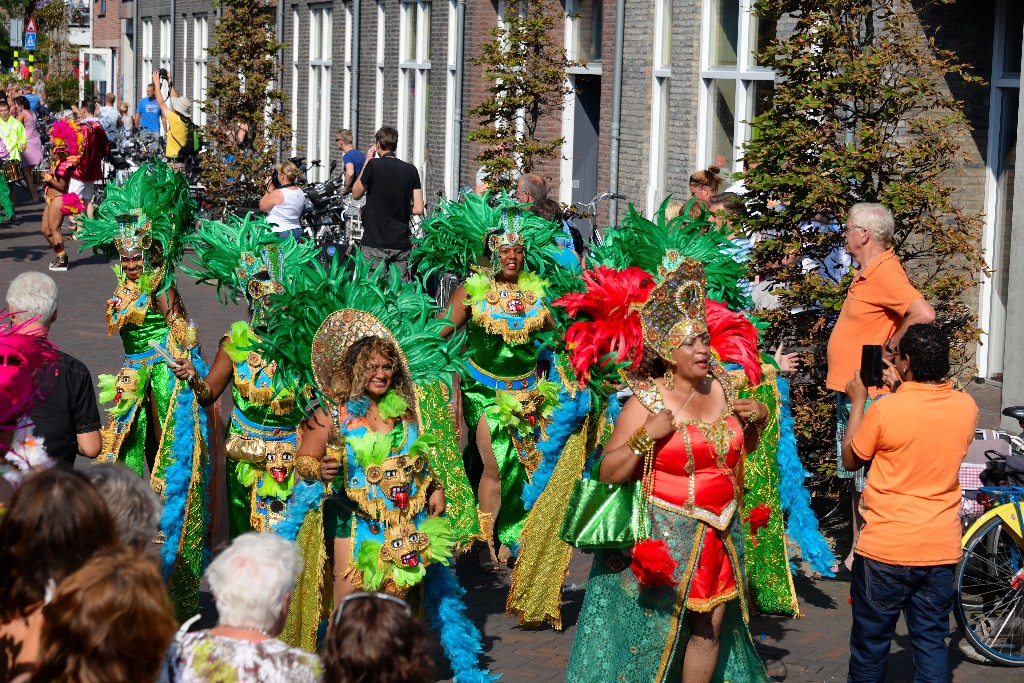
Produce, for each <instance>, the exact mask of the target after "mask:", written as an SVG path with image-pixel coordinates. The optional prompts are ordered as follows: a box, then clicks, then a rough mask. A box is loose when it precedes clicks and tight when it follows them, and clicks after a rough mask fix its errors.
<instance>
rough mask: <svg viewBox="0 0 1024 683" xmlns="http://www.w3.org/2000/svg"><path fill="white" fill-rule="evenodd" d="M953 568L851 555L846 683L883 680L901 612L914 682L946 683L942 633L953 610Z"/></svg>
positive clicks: (947, 672) (943, 633) (950, 566)
mask: <svg viewBox="0 0 1024 683" xmlns="http://www.w3.org/2000/svg"><path fill="white" fill-rule="evenodd" d="M954 567H955V565H952V564H942V565H933V566H928V567H911V566H904V565H894V564H885V563H884V562H877V561H875V560H869V559H868V558H866V557H862V556H860V555H855V556H854V559H853V581H852V582H851V584H850V597H851V598H852V601H853V627H852V628H851V630H850V672H849V675H848V677H847V679H846V680H847V683H876V682H877V683H882V681H884V680H885V668H886V665H887V664H888V661H889V647H890V645H891V643H892V637H893V635H894V634H895V632H896V622H897V620H899V616H900V613H901V612H902V613H903V615H904V619H905V620H906V623H907V630H908V631H909V632H910V644H911V646H912V647H913V649H914V682H915V683H948V681H949V663H948V661H947V656H948V655H947V646H946V636H947V635H949V612H950V610H952V609H953V593H954V585H953V569H954Z"/></svg>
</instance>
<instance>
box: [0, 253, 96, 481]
mask: <svg viewBox="0 0 1024 683" xmlns="http://www.w3.org/2000/svg"><path fill="white" fill-rule="evenodd" d="M7 307H8V308H9V309H10V310H11V314H12V316H13V318H14V321H15V322H16V323H24V324H26V328H25V331H26V332H35V333H37V334H39V335H42V336H44V337H45V336H47V335H48V334H49V332H50V325H52V324H53V321H54V320H56V319H57V284H56V283H55V282H54V281H53V278H51V277H49V276H48V275H44V274H43V273H38V272H33V271H30V272H27V273H22V274H21V275H19V276H18V277H16V278H14V281H13V282H11V285H10V287H8V288H7ZM40 373H41V377H40V380H39V388H40V392H41V393H42V395H43V398H42V399H41V400H39V401H37V402H36V403H35V405H33V407H32V422H33V424H34V425H35V429H34V432H35V435H36V436H39V437H42V438H43V447H44V448H45V449H46V454H47V455H49V456H50V457H51V458H53V459H54V460H55V461H56V462H57V466H58V467H64V468H66V469H72V468H73V467H74V466H75V456H76V455H79V454H81V455H84V456H86V457H87V458H95V457H96V456H97V455H99V453H100V411H99V407H98V406H97V404H96V390H95V388H94V386H93V382H92V375H91V374H90V373H89V369H88V368H86V367H85V365H84V364H83V363H82V362H81V361H80V360H78V359H77V358H75V357H74V356H71V355H68V354H66V353H64V352H63V351H58V352H57V360H56V362H54V363H52V364H50V365H48V366H45V367H43V368H42V369H41V370H40Z"/></svg>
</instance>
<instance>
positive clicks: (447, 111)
mask: <svg viewBox="0 0 1024 683" xmlns="http://www.w3.org/2000/svg"><path fill="white" fill-rule="evenodd" d="M457 23H458V0H448V55H447V59H446V62H447V69H446V70H445V92H446V93H447V96H446V97H445V101H444V192H445V195H446V196H448V197H450V198H454V197H456V196H457V194H458V191H459V179H460V177H461V174H460V173H459V165H460V164H459V159H456V158H455V136H456V135H460V134H461V131H460V130H459V128H458V126H457V125H456V121H455V85H456V84H455V71H456V67H457V64H456V59H458V51H459V50H460V49H461V47H460V46H459V45H456V43H455V39H456V37H457V36H456V35H455V33H456V30H457V28H458V27H457Z"/></svg>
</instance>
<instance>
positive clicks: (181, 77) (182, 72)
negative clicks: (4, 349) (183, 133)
mask: <svg viewBox="0 0 1024 683" xmlns="http://www.w3.org/2000/svg"><path fill="white" fill-rule="evenodd" d="M179 35H181V66H180V67H178V72H179V73H176V74H174V76H175V80H176V81H177V83H178V94H179V95H183V96H185V97H191V98H192V99H193V100H195V97H196V96H195V93H191V94H190V93H189V90H188V89H189V80H188V67H189V63H188V17H187V16H185V15H184V14H183V15H181V33H180V34H179ZM192 114H193V115H192V120H193V121H195V120H196V118H195V105H194V104H193V110H192Z"/></svg>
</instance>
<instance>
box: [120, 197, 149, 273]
mask: <svg viewBox="0 0 1024 683" xmlns="http://www.w3.org/2000/svg"><path fill="white" fill-rule="evenodd" d="M152 227H153V226H152V224H151V223H150V222H149V219H148V218H147V217H146V214H144V213H143V212H142V210H141V209H135V210H133V211H131V212H130V213H122V214H120V215H119V216H117V237H115V238H114V244H115V245H117V250H118V251H119V252H121V254H122V255H123V254H129V253H131V252H133V251H141V252H142V254H143V256H148V253H149V249H150V247H152V246H153V234H152ZM146 260H147V261H148V259H146Z"/></svg>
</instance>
